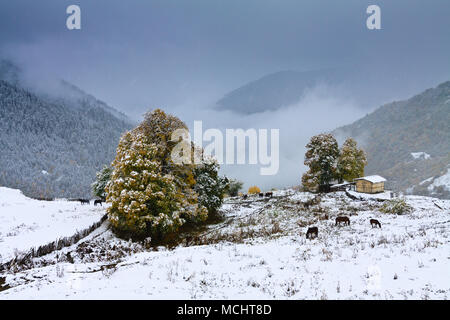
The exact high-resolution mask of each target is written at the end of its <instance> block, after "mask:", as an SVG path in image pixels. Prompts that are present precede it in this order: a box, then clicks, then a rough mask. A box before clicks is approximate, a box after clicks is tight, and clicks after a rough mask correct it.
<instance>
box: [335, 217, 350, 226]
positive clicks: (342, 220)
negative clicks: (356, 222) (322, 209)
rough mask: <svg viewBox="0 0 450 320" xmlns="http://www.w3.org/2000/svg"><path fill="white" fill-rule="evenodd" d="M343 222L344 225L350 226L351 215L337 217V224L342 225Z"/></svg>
mask: <svg viewBox="0 0 450 320" xmlns="http://www.w3.org/2000/svg"><path fill="white" fill-rule="evenodd" d="M341 223H343V224H344V226H349V225H350V218H349V217H345V216H341V217H337V218H336V224H335V225H336V226H337V225H340V224H341Z"/></svg>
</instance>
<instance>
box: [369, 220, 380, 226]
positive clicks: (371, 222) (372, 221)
mask: <svg viewBox="0 0 450 320" xmlns="http://www.w3.org/2000/svg"><path fill="white" fill-rule="evenodd" d="M370 225H371V226H372V228H374V227H377V226H378V227H380V228H381V223H380V221H378V220H377V219H370Z"/></svg>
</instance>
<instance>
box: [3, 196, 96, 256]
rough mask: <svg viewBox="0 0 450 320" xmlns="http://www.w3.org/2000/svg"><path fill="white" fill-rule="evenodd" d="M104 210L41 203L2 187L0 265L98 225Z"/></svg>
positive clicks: (52, 202)
mask: <svg viewBox="0 0 450 320" xmlns="http://www.w3.org/2000/svg"><path fill="white" fill-rule="evenodd" d="M104 214H105V210H104V208H101V207H99V206H97V207H94V206H93V205H81V204H80V203H79V202H69V201H65V200H58V201H38V200H33V199H30V198H27V197H25V196H24V195H23V194H22V192H20V191H19V190H15V189H9V188H5V187H0V264H2V263H5V262H7V261H9V260H11V259H12V258H14V257H15V256H18V255H20V254H22V253H26V252H28V251H29V250H30V249H31V248H35V247H39V246H42V245H46V244H48V243H50V242H52V241H55V240H57V239H60V238H63V237H68V236H72V235H73V234H75V233H76V232H77V231H81V230H83V229H85V228H88V227H89V226H91V225H92V224H94V223H96V222H98V221H99V220H100V219H101V218H102V216H103V215H104Z"/></svg>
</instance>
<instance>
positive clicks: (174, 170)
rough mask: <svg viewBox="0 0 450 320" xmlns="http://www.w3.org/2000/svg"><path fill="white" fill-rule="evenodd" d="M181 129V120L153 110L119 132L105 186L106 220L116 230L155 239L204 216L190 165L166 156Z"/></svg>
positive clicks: (174, 143)
mask: <svg viewBox="0 0 450 320" xmlns="http://www.w3.org/2000/svg"><path fill="white" fill-rule="evenodd" d="M181 128H186V126H185V124H184V123H183V122H182V121H181V120H179V119H178V118H176V117H174V116H170V115H167V114H166V113H164V111H162V110H160V109H157V110H155V111H153V112H151V113H148V114H147V115H146V117H145V120H144V121H143V122H142V123H141V124H140V125H139V126H138V127H137V128H135V129H134V130H132V131H130V132H127V133H126V134H125V135H123V136H122V138H121V140H120V143H119V146H118V148H117V156H116V159H115V160H114V162H113V164H112V165H113V173H112V177H111V182H110V183H109V184H108V186H107V188H106V191H107V199H106V200H107V202H110V203H111V207H109V208H108V214H109V220H110V221H111V224H112V226H113V228H114V230H115V231H116V232H117V233H118V234H120V235H122V236H127V237H132V238H143V237H148V236H151V237H153V238H155V237H156V238H160V237H162V236H164V235H165V234H166V233H168V232H173V231H176V230H177V229H178V228H179V227H180V226H181V225H183V224H184V223H185V222H187V221H192V222H200V221H204V220H205V219H206V218H207V216H208V210H207V208H206V207H205V206H204V205H203V204H202V203H201V201H200V200H201V199H199V195H198V193H197V192H196V191H195V189H194V186H195V185H196V181H195V178H194V175H195V172H194V170H195V165H194V164H191V163H186V164H176V163H174V161H173V159H172V158H171V152H172V149H173V148H174V147H175V145H176V141H172V140H171V136H172V133H173V131H175V130H177V129H181ZM199 202H200V203H199Z"/></svg>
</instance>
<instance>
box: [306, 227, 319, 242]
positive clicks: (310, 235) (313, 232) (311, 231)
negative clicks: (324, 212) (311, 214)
mask: <svg viewBox="0 0 450 320" xmlns="http://www.w3.org/2000/svg"><path fill="white" fill-rule="evenodd" d="M318 235H319V228H317V227H310V228H308V231H306V239H314V238H317V236H318Z"/></svg>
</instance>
